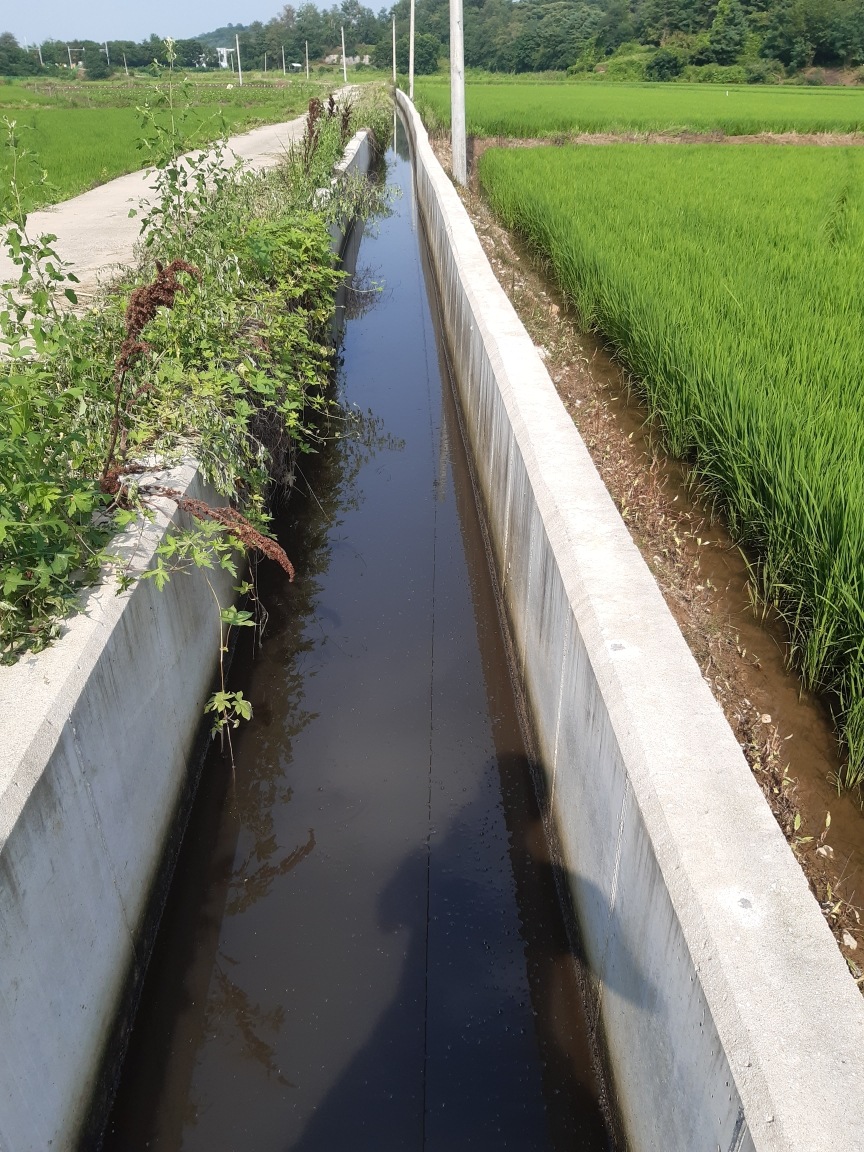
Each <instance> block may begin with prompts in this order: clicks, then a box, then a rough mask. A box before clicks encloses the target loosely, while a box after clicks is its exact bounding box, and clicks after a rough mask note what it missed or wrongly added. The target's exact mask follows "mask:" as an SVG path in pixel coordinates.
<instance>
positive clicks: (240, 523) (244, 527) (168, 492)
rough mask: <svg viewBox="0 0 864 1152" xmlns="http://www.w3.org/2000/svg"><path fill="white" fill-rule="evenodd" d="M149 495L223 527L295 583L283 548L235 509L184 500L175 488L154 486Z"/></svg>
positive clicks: (289, 562) (194, 499)
mask: <svg viewBox="0 0 864 1152" xmlns="http://www.w3.org/2000/svg"><path fill="white" fill-rule="evenodd" d="M147 491H148V492H149V493H152V494H153V495H158V496H166V497H167V498H168V499H169V500H173V501H174V503H175V504H176V505H177V507H178V508H179V509H180V510H181V511H183V512H188V513H189V515H190V516H194V517H195V519H196V520H213V521H214V522H215V523H217V524H221V526H222V527H223V528H224V529H225V531H226V532H227V533H229V534H230V535H231V536H233V537H235V538H236V539H237V540H238V541H239V542H240V543H241V544H242V545H243V547H244V548H249V549H251V550H254V551H256V552H260V553H261V554H262V555H263V556H266V557H267V558H268V559H270V560H275V561H276V563H277V564H278V565H279V567H280V568H281V569H282V570H283V572H286V573H287V575H288V579H289V580H293V579H294V574H295V573H294V565H293V564H292V563H291V561H290V560H289V559H288V556H287V554H286V553H285V550H284V548H282V547H280V545H279V544H277V543H276V541H275V540H271V539H270V537H269V536H265V535H264V533H263V532H259V530H258V529H257V528H256V527H255V526H254V524H251V523H250V522H249V521H248V520H247V519H246V517H245V516H244V515H243V513H242V512H238V511H237V509H236V508H214V507H212V505H210V504H208V503H206V501H204V500H198V499H196V498H194V497H191V496H184V495H183V494H182V493H181V492H178V491H177V489H176V488H162V487H156V486H154V487H150V488H148V489H147Z"/></svg>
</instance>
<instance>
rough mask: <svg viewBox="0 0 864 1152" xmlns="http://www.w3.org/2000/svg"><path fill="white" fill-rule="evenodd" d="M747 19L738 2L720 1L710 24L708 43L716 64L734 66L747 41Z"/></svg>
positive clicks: (735, 0)
mask: <svg viewBox="0 0 864 1152" xmlns="http://www.w3.org/2000/svg"><path fill="white" fill-rule="evenodd" d="M747 32H748V29H747V17H746V16H745V15H744V9H743V8H742V7H741V4H740V3H739V0H720V3H719V4H718V5H717V12H716V15H715V16H714V21H713V23H712V24H711V32H710V35H709V43H710V46H711V52H712V54H713V56H714V59H715V60H716V61H717V63H718V64H734V63H735V61H736V60H737V59H738V57H739V56H740V55H741V53H742V51H743V49H744V42H745V40H746V39H747Z"/></svg>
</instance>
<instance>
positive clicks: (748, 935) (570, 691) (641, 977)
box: [397, 92, 864, 1152]
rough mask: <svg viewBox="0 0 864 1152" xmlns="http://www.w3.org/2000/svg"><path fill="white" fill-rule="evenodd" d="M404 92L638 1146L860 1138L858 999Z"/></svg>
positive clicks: (545, 759)
mask: <svg viewBox="0 0 864 1152" xmlns="http://www.w3.org/2000/svg"><path fill="white" fill-rule="evenodd" d="M397 100H398V103H399V106H400V109H401V110H402V113H403V117H404V119H405V122H406V126H407V130H408V134H409V137H410V140H411V144H412V151H413V154H414V160H415V190H416V196H417V200H418V204H419V207H420V210H421V213H422V216H423V219H424V222H425V226H426V231H427V238H428V242H429V248H430V253H431V261H432V265H433V268H434V272H435V276H436V279H437V287H438V294H439V301H440V309H441V316H442V324H443V327H444V329H445V333H446V339H447V343H448V346H449V352H450V358H451V361H452V363H453V365H454V366H455V376H456V382H457V388H458V391H459V394H460V404H461V409H462V414H463V420H464V424H465V429H466V435H467V438H468V440H469V441H470V447H471V451H472V455H473V458H474V465H475V470H476V475H477V482H478V486H479V488H480V490H481V496H482V499H483V502H484V504H485V509H486V518H487V523H488V527H489V533H490V541H491V548H492V552H493V560H494V565H495V568H496V572H497V577H498V581H499V585H500V588H501V592H502V596H503V600H504V602H505V607H506V611H507V617H508V621H509V627H510V631H511V635H512V639H513V644H514V648H515V652H516V661H517V665H518V673H519V675H520V678H521V682H522V688H523V690H524V693H525V695H526V697H527V700H528V702H529V707H530V711H531V714H532V720H533V726H534V732H535V737H536V743H537V748H538V755H539V759H540V761H541V764H542V769H543V772H544V773H545V779H546V789H547V794H548V804H549V807H550V808H551V812H552V816H553V819H554V822H555V826H556V830H557V837H558V842H559V844H560V850H561V854H562V858H563V859H562V867H563V868H564V869H566V875H567V881H568V884H569V888H570V891H571V894H572V898H573V902H574V907H575V910H576V915H577V919H578V922H579V928H580V934H581V947H582V948H583V949H584V955H585V965H586V968H587V971H588V978H589V983H590V990H589V1011H590V1012H591V1014H592V1018H593V1023H594V1026H595V1028H596V1029H597V1038H598V1042H599V1044H600V1047H601V1049H602V1051H603V1052H604V1054H605V1058H606V1061H607V1063H608V1066H609V1071H610V1073H611V1078H612V1085H613V1092H614V1101H613V1103H614V1106H615V1109H616V1111H617V1113H618V1116H619V1120H620V1123H621V1126H622V1127H623V1129H624V1132H625V1134H626V1138H627V1141H628V1143H629V1146H630V1148H631V1149H632V1150H633V1152H657V1150H658V1149H663V1150H664V1152H715V1150H719V1152H780V1150H784V1152H792V1150H795V1152H816V1150H819V1149H824V1150H825V1152H827V1150H828V1149H835V1148H838V1149H839V1148H843V1149H852V1148H864V1072H862V1067H864V1065H862V1061H861V1052H862V1050H864V1005H862V1000H861V996H860V993H859V992H858V990H857V988H856V987H855V984H854V982H853V980H852V979H851V977H850V975H849V972H848V971H847V968H846V965H845V962H844V961H843V958H842V956H841V955H840V952H839V950H838V949H837V947H836V945H835V942H834V939H833V937H832V935H831V933H830V931H829V929H828V927H827V925H826V924H825V921H824V919H823V917H822V914H821V912H820V910H819V908H818V906H817V904H816V902H815V900H814V899H813V897H812V895H811V894H810V891H809V889H808V886H807V883H806V880H805V878H804V876H803V874H802V872H801V870H800V868H799V867H798V865H797V863H796V862H795V860H794V858H793V856H792V854H791V851H790V849H789V847H788V845H787V844H786V842H785V840H784V838H783V836H782V834H781V832H780V830H779V828H778V827H777V824H776V823H775V821H774V818H773V816H772V814H771V812H770V810H769V808H768V806H767V804H766V803H765V800H764V798H763V796H762V794H761V792H760V790H759V788H758V786H757V784H756V782H755V781H754V779H753V777H752V774H751V772H750V769H749V767H748V765H747V763H746V761H745V760H744V757H743V755H742V752H741V749H740V747H739V746H738V745H737V743H736V741H735V738H734V735H733V733H732V731H731V729H730V728H729V726H728V724H727V723H726V720H725V718H724V716H723V714H722V712H721V710H720V708H719V707H718V705H717V704H716V702H715V701H714V699H713V697H712V695H711V692H710V690H709V688H708V686H707V685H706V683H705V682H704V680H703V678H702V676H701V673H700V670H699V668H698V666H697V664H696V662H695V661H694V659H693V657H692V655H691V653H690V651H689V649H688V648H687V645H686V643H685V641H684V639H683V637H682V635H681V633H680V631H679V629H678V627H677V625H676V624H675V621H674V620H673V618H672V616H671V614H670V613H669V611H668V609H667V607H666V604H665V602H664V601H663V598H662V596H661V594H660V592H659V590H658V588H657V585H656V583H655V582H654V579H653V577H652V576H651V573H650V571H649V570H648V568H647V566H646V565H645V563H644V562H643V560H642V558H641V556H640V554H639V552H638V550H637V549H636V547H635V546H634V544H633V542H632V540H631V539H630V536H629V534H628V532H627V530H626V527H625V525H624V523H623V521H622V520H621V519H620V517H619V515H618V513H617V510H616V509H615V506H614V504H613V503H612V500H611V499H610V497H609V495H608V493H607V492H606V489H605V487H604V485H603V483H602V481H601V479H600V477H599V475H598V473H597V471H596V469H595V468H594V465H593V463H592V461H591V458H590V456H589V455H588V452H587V450H586V448H585V445H584V444H583V442H582V440H581V439H580V437H579V435H578V433H577V431H576V429H575V427H574V425H573V422H572V420H571V419H570V417H569V416H568V415H567V413H566V411H565V409H564V407H563V405H562V404H561V402H560V400H559V398H558V396H557V394H556V392H555V389H554V386H553V385H552V382H551V381H550V379H549V376H548V373H547V372H546V370H545V367H544V365H543V362H542V360H541V359H540V356H539V354H538V353H537V351H536V349H535V348H534V347H533V345H532V343H531V340H530V338H529V337H528V335H527V333H526V332H525V330H524V328H523V326H522V324H521V323H520V321H519V319H518V317H517V316H516V314H515V312H514V310H513V308H512V306H511V305H510V303H509V301H508V299H507V297H506V295H505V293H504V292H503V291H502V289H501V288H500V286H499V285H498V283H497V281H496V279H495V277H494V274H493V273H492V270H491V268H490V266H489V263H488V261H487V259H486V257H485V255H484V253H483V251H482V248H481V246H480V243H479V241H478V239H477V237H476V235H475V233H474V229H473V227H472V225H471V222H470V220H469V218H468V216H467V213H466V212H465V210H464V207H463V205H462V203H461V201H460V199H459V196H458V194H457V193H456V191H455V189H454V187H453V186H452V184H451V183H450V181H449V179H448V178H447V176H446V174H445V173H444V172H443V170H442V168H441V166H440V165H439V163H438V161H437V159H436V158H435V156H434V154H433V152H432V150H431V148H430V146H429V142H428V139H427V136H426V133H425V130H424V128H423V126H422V123H421V121H420V119H419V117H418V116H417V113H416V111H415V109H414V108H413V106H412V105H411V104H410V102H409V101H408V100H407V98H406V97H405V96H404V94H403V93H401V92H400V93H398V94H397Z"/></svg>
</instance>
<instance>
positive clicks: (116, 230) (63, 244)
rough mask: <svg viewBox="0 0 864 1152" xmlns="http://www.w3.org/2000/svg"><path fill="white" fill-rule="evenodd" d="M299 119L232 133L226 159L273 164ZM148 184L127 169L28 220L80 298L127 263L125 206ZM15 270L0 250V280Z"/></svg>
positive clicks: (132, 235)
mask: <svg viewBox="0 0 864 1152" xmlns="http://www.w3.org/2000/svg"><path fill="white" fill-rule="evenodd" d="M304 123H305V117H304V116H299V117H298V118H297V119H296V120H288V121H286V122H285V123H282V124H266V125H264V126H262V127H261V128H255V129H253V130H252V131H251V132H246V133H244V134H243V135H242V136H234V137H232V138H231V139H230V140H229V141H228V159H229V160H231V161H233V156H236V157H238V158H239V159H240V160H242V161H243V162H244V165H245V166H246V167H248V168H249V169H251V170H252V171H262V170H263V169H265V168H272V167H274V166H275V165H276V164H278V163H279V160H280V159H281V158H282V156H283V155H284V154H285V152H286V151H287V149H288V147H289V146H290V145H291V143H292V142H294V141H296V140H300V139H301V138H302V136H303V125H304ZM232 153H233V156H232ZM152 183H153V172H152V170H151V171H150V172H148V171H146V170H145V171H139V172H131V173H129V175H128V176H119V177H118V178H117V179H116V180H111V181H109V182H108V183H107V184H102V185H100V186H99V187H98V188H92V189H91V190H90V191H89V192H83V193H82V194H81V195H80V196H75V197H73V199H71V200H64V201H63V202H62V203H60V204H55V205H54V206H52V207H51V208H43V209H41V210H40V211H38V212H32V213H31V214H30V215H29V217H28V218H27V231H28V232H29V234H30V235H31V237H35V236H39V235H40V234H44V233H50V234H52V235H54V236H56V237H57V241H56V243H55V244H54V248H55V250H56V251H57V254H58V255H59V256H60V257H61V259H63V260H66V261H68V262H69V263H70V264H71V266H72V267H71V271H73V272H74V273H75V275H76V276H77V277H78V279H79V280H80V284H79V285H78V293H79V296H80V297H81V299H82V300H83V301H86V300H87V298H88V297H89V296H92V295H93V293H94V292H95V291H96V289H97V287H98V284H99V281H100V279H105V278H106V277H108V276H110V274H111V273H112V271H114V270H116V269H117V268H118V267H119V266H121V265H123V264H128V263H129V262H130V261H131V259H132V255H133V249H134V247H135V241H136V240H137V239H138V232H139V229H140V227H141V221H140V219H138V218H135V217H133V218H132V219H130V217H129V209H130V208H136V207H137V206H138V202H139V201H140V200H141V199H146V198H147V197H148V195H149V194H150V192H151V188H152ZM16 274H17V269H16V267H15V265H14V264H13V263H12V261H11V260H10V259H9V257H8V255H7V254H6V252H5V251H4V252H2V253H0V281H3V280H11V279H13V278H17V275H16Z"/></svg>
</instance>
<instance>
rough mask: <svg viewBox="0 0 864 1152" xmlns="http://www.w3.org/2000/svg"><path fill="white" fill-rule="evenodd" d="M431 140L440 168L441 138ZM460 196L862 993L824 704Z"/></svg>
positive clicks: (643, 415)
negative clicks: (804, 682)
mask: <svg viewBox="0 0 864 1152" xmlns="http://www.w3.org/2000/svg"><path fill="white" fill-rule="evenodd" d="M702 139H704V137H703V138H702ZM859 142H864V137H862V138H861V140H860V141H859ZM495 143H496V142H495V141H475V152H474V155H475V157H476V155H478V152H477V150H476V146H477V145H484V146H487V147H488V146H490V145H491V144H495ZM519 143H520V144H525V142H524V141H521V142H519ZM541 143H542V142H541ZM545 143H547V144H548V143H549V141H546V142H545ZM433 147H434V148H435V150H436V152H437V154H438V157H439V159H440V160H441V162H442V164H443V165H444V167H445V168H446V169H447V170H448V171H449V170H450V154H449V141H445V140H442V139H436V140H433ZM462 199H463V202H464V204H465V207H466V209H467V210H468V213H469V215H470V217H471V219H472V221H473V223H474V226H475V228H476V229H477V234H478V236H479V238H480V242H481V244H482V245H483V248H484V250H485V252H486V255H487V256H488V258H489V261H490V263H491V265H492V268H493V270H494V272H495V274H496V276H497V277H498V280H499V282H500V284H501V286H502V287H503V288H504V290H505V292H506V293H507V295H508V296H509V297H510V300H511V301H512V303H513V305H514V307H515V308H516V311H517V312H518V313H519V316H520V318H521V319H522V321H523V323H524V324H525V327H526V328H527V330H528V332H529V333H530V335H531V338H532V339H533V340H534V343H535V344H536V345H537V347H538V349H539V350H540V354H541V356H543V359H544V360H545V362H546V366H547V368H548V370H549V374H550V376H551V377H552V380H553V382H554V384H555V387H556V388H557V390H558V394H559V395H560V397H561V399H562V401H563V403H564V405H565V407H566V408H567V411H568V412H569V413H570V415H571V417H572V418H573V421H574V423H575V424H576V426H577V428H578V429H579V432H580V434H581V436H582V438H583V440H584V441H585V444H586V445H587V447H588V450H589V452H590V453H591V456H592V458H593V460H594V463H595V465H596V466H597V469H598V471H599V472H600V475H601V476H602V477H603V480H604V482H605V484H606V486H607V488H608V490H609V492H610V494H611V496H612V498H613V499H614V501H615V504H616V506H617V508H618V510H619V512H620V513H621V516H622V517H623V519H624V521H625V523H626V524H627V527H628V529H629V530H630V533H631V535H632V537H633V540H634V542H635V543H636V545H637V546H638V548H639V550H640V552H641V553H642V556H643V557H644V559H645V561H646V563H647V564H648V566H649V568H650V569H651V571H652V573H653V574H654V577H655V579H656V580H657V584H658V586H659V587H660V590H661V592H662V593H663V596H664V598H665V600H666V603H667V604H668V606H669V608H670V610H671V612H672V615H673V616H674V617H675V619H676V621H677V622H678V625H679V627H680V628H681V631H682V633H683V634H684V637H685V639H686V640H687V643H688V644H689V646H690V649H691V651H692V653H693V655H694V657H695V658H696V660H697V661H698V663H699V666H700V668H701V669H702V674H703V676H704V677H705V680H706V682H707V683H708V684H709V685H710V687H711V689H712V691H713V692H714V696H715V698H716V699H717V701H718V703H719V704H720V706H721V707H722V709H723V711H724V713H725V715H726V718H727V720H728V721H729V724H730V725H731V727H732V729H733V731H734V732H735V734H736V737H737V738H738V741H739V743H740V744H741V747H742V749H743V750H744V754H745V756H746V757H747V761H748V763H749V764H750V766H751V768H752V769H753V773H754V775H755V776H756V779H757V780H758V782H759V785H760V787H761V789H762V791H763V793H764V794H765V797H766V799H767V800H768V803H769V805H770V806H771V810H772V811H773V813H774V815H775V817H776V819H777V822H778V824H779V825H780V827H781V828H782V830H783V832H784V834H785V836H786V838H787V840H788V841H789V844H790V846H791V848H792V851H793V853H794V854H795V856H796V858H797V859H798V861H799V863H800V864H801V867H802V868H803V870H804V872H805V874H806V876H807V878H808V880H809V882H810V887H811V890H812V891H813V894H814V896H815V897H816V899H817V900H818V901H819V904H820V907H821V908H822V911H823V913H824V915H825V918H826V920H827V921H828V924H829V925H830V927H831V930H832V932H833V933H834V936H835V938H836V940H837V943H838V945H839V947H840V949H841V951H842V953H843V955H844V957H845V958H846V961H847V963H848V965H849V969H850V972H851V973H852V976H853V978H854V979H855V980H856V982H857V983H858V986H859V988H862V986H864V928H862V925H861V912H860V909H859V908H858V906H857V905H858V898H857V893H858V891H859V890H860V888H861V886H862V883H864V850H862V849H864V814H862V811H861V806H860V804H859V802H858V799H857V798H856V797H854V796H852V795H851V794H844V795H838V793H837V789H836V779H837V772H838V769H839V766H840V760H839V752H838V747H837V740H836V736H835V732H834V727H833V725H832V722H831V718H830V714H829V712H828V710H827V708H826V707H825V706H824V704H823V703H822V702H820V701H819V700H817V699H815V698H813V697H812V696H811V695H809V694H808V693H805V692H803V690H802V689H801V685H800V682H799V681H798V679H797V677H796V676H795V675H794V674H793V673H790V672H789V670H788V669H787V667H786V662H785V654H786V645H787V638H786V635H785V632H784V629H783V626H782V622H780V621H778V620H777V619H776V618H772V617H771V616H770V615H769V616H767V617H765V616H764V614H762V613H759V618H757V615H756V614H755V613H754V607H753V604H752V602H751V599H750V595H749V592H748V569H747V564H746V561H745V559H744V558H743V556H742V555H741V553H740V552H739V550H738V548H737V547H736V545H735V542H734V541H733V540H732V538H731V537H730V535H729V532H728V529H727V528H726V526H725V524H724V522H723V520H722V517H720V516H719V515H717V514H716V512H715V511H713V510H712V508H711V506H710V504H709V503H708V501H707V500H705V499H704V498H702V495H701V494H700V492H699V491H698V488H696V487H695V486H694V484H693V480H692V477H691V475H690V474H689V470H688V468H687V466H686V465H685V464H682V463H681V462H679V461H675V460H671V459H669V458H668V457H667V456H666V455H665V454H664V452H663V450H662V448H661V446H660V444H659V442H658V437H657V435H656V429H655V428H654V427H653V426H652V423H651V420H650V417H649V414H648V411H647V409H646V408H645V407H644V406H643V405H642V403H641V402H640V400H639V397H638V394H637V393H636V392H635V390H633V389H631V388H630V387H629V385H628V380H627V377H626V375H625V373H624V371H623V370H622V368H621V367H620V366H619V365H618V364H616V362H615V361H614V359H613V358H612V356H611V355H610V354H609V352H608V351H607V350H606V349H605V348H604V346H603V344H602V342H601V341H599V340H597V339H596V338H594V337H592V336H587V335H585V334H584V333H583V332H581V331H580V330H579V326H578V322H577V318H576V317H575V315H573V313H572V312H571V311H570V310H569V308H568V305H567V303H566V301H565V299H564V298H563V296H562V294H561V293H560V292H559V291H558V289H557V288H556V286H555V285H554V283H553V282H552V280H551V278H550V277H549V276H548V275H546V272H545V270H544V269H543V268H542V266H541V264H540V262H539V261H537V260H535V259H534V258H532V257H531V255H530V254H529V253H527V252H526V250H525V248H524V247H523V246H522V245H521V244H520V243H519V241H518V239H516V238H515V237H513V236H511V235H510V234H509V233H508V232H507V231H506V229H504V228H502V227H501V226H500V225H499V224H498V223H497V221H496V220H495V218H494V216H493V215H492V213H491V211H490V209H489V208H488V206H487V205H486V203H485V201H484V200H483V199H482V197H481V195H480V193H479V189H478V187H477V184H476V179H475V178H474V177H473V176H472V180H471V187H470V188H469V190H468V191H467V192H465V193H464V194H463V195H462ZM862 990H864V988H862Z"/></svg>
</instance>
